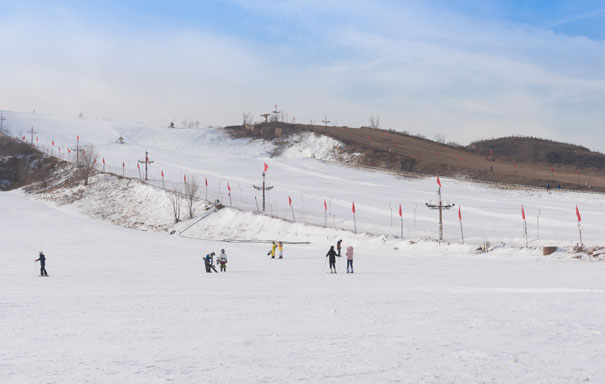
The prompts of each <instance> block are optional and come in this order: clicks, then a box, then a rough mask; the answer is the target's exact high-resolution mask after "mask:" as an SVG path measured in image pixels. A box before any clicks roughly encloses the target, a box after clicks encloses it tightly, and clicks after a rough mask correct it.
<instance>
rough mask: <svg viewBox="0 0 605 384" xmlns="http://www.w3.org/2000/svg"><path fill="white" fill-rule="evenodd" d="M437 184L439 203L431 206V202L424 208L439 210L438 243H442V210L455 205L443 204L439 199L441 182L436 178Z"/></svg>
mask: <svg viewBox="0 0 605 384" xmlns="http://www.w3.org/2000/svg"><path fill="white" fill-rule="evenodd" d="M437 183H438V184H439V189H438V190H437V194H438V195H439V202H438V203H437V204H433V202H432V201H429V202H428V203H426V206H427V207H428V208H429V209H438V210H439V241H443V210H444V209H445V210H447V209H451V208H453V207H454V206H455V205H456V204H453V203H450V202H449V201H447V202H446V203H445V204H444V203H443V199H442V198H441V182H440V181H439V178H437Z"/></svg>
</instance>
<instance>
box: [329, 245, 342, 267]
mask: <svg viewBox="0 0 605 384" xmlns="http://www.w3.org/2000/svg"><path fill="white" fill-rule="evenodd" d="M336 256H338V257H340V256H339V255H338V254H336V251H335V250H334V246H333V245H332V246H330V250H329V251H328V253H326V257H329V259H328V261H329V262H330V273H336Z"/></svg>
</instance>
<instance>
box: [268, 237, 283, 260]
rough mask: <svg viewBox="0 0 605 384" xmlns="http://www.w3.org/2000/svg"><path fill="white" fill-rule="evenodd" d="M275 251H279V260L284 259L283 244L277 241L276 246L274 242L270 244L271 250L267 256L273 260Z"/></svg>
mask: <svg viewBox="0 0 605 384" xmlns="http://www.w3.org/2000/svg"><path fill="white" fill-rule="evenodd" d="M276 251H279V258H280V259H283V258H284V243H282V242H281V241H278V242H277V244H276V243H275V241H272V242H271V250H270V251H269V252H267V256H271V258H272V259H275V255H276Z"/></svg>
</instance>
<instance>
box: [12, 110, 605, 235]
mask: <svg viewBox="0 0 605 384" xmlns="http://www.w3.org/2000/svg"><path fill="white" fill-rule="evenodd" d="M4 114H5V116H6V118H7V119H8V120H7V122H8V123H9V125H10V127H11V131H12V133H13V135H15V136H18V137H21V136H23V135H25V136H26V137H27V139H28V140H29V138H30V136H29V134H28V133H27V132H28V131H29V129H30V128H31V127H32V126H33V127H34V129H35V130H36V132H37V133H36V134H35V136H36V137H38V138H39V146H40V147H41V148H43V149H45V150H47V151H51V148H52V151H53V152H52V153H53V154H55V155H57V154H58V148H57V147H58V146H59V145H62V146H63V151H62V153H61V154H60V155H61V156H62V157H64V158H65V157H66V153H65V149H66V147H72V148H75V145H76V136H79V137H80V139H81V141H80V145H86V144H93V145H94V146H95V147H96V149H97V152H98V153H99V154H100V157H101V158H103V159H104V160H105V161H106V170H108V171H112V172H114V173H116V174H121V173H122V172H123V171H124V173H125V174H126V175H129V176H132V177H138V175H139V173H138V170H137V167H136V161H137V160H142V159H144V156H145V154H144V153H145V150H147V151H148V152H149V158H150V160H152V161H153V162H154V163H153V164H150V167H149V178H150V182H151V183H153V184H155V185H159V186H161V185H162V181H161V176H160V173H161V171H163V172H164V174H165V183H166V186H168V187H172V186H174V185H182V182H183V178H184V176H186V177H188V178H189V180H191V179H192V178H196V179H197V181H198V182H200V183H201V184H202V189H201V191H200V195H201V198H205V190H204V186H203V183H204V180H205V179H207V180H208V184H209V186H208V199H210V200H214V199H217V198H218V199H220V200H221V201H222V202H223V203H224V204H226V205H229V198H228V190H227V188H228V187H227V183H229V187H231V204H232V205H233V206H234V207H237V208H240V209H243V210H250V211H256V210H257V207H258V208H259V209H260V207H262V200H261V194H260V193H259V191H257V190H255V189H254V188H253V185H260V184H261V172H262V169H263V163H264V162H266V163H268V164H269V170H268V172H267V184H268V185H273V186H274V189H273V190H271V191H270V192H269V193H268V202H267V209H266V212H267V213H268V214H270V215H272V216H277V217H280V218H283V219H288V220H291V219H292V215H294V220H298V221H303V222H307V223H312V224H316V225H321V226H323V225H328V226H333V227H337V228H341V229H346V230H350V231H352V230H354V228H355V224H356V226H357V231H358V232H367V233H371V234H377V235H385V236H400V235H401V221H400V218H399V216H398V209H399V204H401V205H402V208H403V236H404V238H407V239H415V238H433V239H435V238H437V237H438V224H437V223H438V215H437V212H436V211H434V210H430V209H428V208H427V207H426V206H425V204H426V203H427V202H433V203H435V202H436V201H437V184H436V181H435V179H433V178H427V179H406V178H402V177H400V176H396V175H390V174H383V173H378V172H372V171H367V170H358V169H351V168H346V167H342V166H339V165H337V164H334V163H332V162H329V161H326V160H332V159H333V158H334V153H333V148H334V147H335V146H338V143H337V142H335V141H334V140H331V139H328V138H325V137H321V138H318V137H315V136H313V135H305V136H302V137H300V136H299V137H297V138H296V139H295V140H293V143H292V144H293V145H292V146H291V147H290V148H288V149H287V150H285V151H284V152H283V153H282V155H281V156H277V157H270V153H272V152H273V150H274V149H275V146H274V144H272V143H270V142H264V141H260V140H247V139H239V140H233V139H231V138H229V137H228V136H227V135H226V134H225V133H224V132H223V131H222V130H221V129H219V128H203V129H195V130H193V129H191V130H185V129H168V128H163V127H148V126H143V125H140V124H126V123H118V122H112V121H98V120H87V119H76V118H63V117H57V116H50V115H40V114H28V113H15V112H6V113H4ZM119 137H123V138H124V140H125V144H118V143H117V139H118V138H119ZM51 141H54V142H55V143H56V146H55V147H52V146H51V145H50V143H51ZM313 156H315V158H313ZM72 157H73V155H72ZM123 162H124V164H125V168H124V169H122V163H123ZM99 168H100V166H99ZM143 172H144V171H143ZM442 184H443V188H442V193H443V198H444V200H446V201H449V202H452V203H455V204H456V206H455V208H454V209H453V210H450V211H446V212H445V213H444V239H445V240H446V241H448V242H461V241H462V239H461V233H460V226H459V221H458V214H457V213H458V212H457V208H458V207H461V213H462V218H463V221H462V224H463V231H464V236H465V241H466V242H467V243H471V244H481V243H482V242H484V241H489V242H491V243H500V242H504V243H506V244H511V245H516V246H522V245H525V239H524V234H523V233H524V232H523V221H522V218H521V206H522V205H523V206H524V209H525V212H526V215H527V226H528V240H529V244H530V246H541V245H553V244H555V245H573V244H576V243H578V242H579V232H578V227H577V219H576V215H575V207H576V205H577V206H578V207H579V210H580V212H581V215H582V236H583V240H584V242H585V243H588V244H592V245H602V243H603V240H602V236H601V235H602V233H603V231H604V230H605V224H604V223H603V222H602V220H600V218H601V216H602V214H603V213H604V212H605V196H604V195H602V194H586V193H571V192H558V191H552V192H547V191H545V190H543V191H536V190H503V189H497V188H494V187H490V186H485V185H480V184H472V183H467V182H462V181H457V180H452V179H442ZM288 197H291V198H292V199H293V205H292V209H291V208H290V207H289V206H288ZM255 199H256V200H255ZM324 201H325V202H326V205H327V206H328V211H327V212H324ZM353 202H355V206H356V220H355V221H356V223H354V220H353V214H352V203H353Z"/></svg>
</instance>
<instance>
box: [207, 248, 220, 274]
mask: <svg viewBox="0 0 605 384" xmlns="http://www.w3.org/2000/svg"><path fill="white" fill-rule="evenodd" d="M214 255H215V253H214V252H212V253H209V254H207V255H206V257H204V265H205V266H206V272H207V273H212V271H214V272H216V273H218V271H217V270H216V268H214V265H213V263H214Z"/></svg>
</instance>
